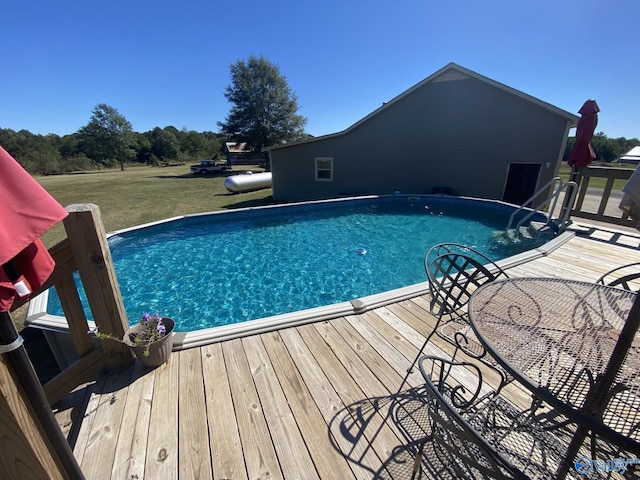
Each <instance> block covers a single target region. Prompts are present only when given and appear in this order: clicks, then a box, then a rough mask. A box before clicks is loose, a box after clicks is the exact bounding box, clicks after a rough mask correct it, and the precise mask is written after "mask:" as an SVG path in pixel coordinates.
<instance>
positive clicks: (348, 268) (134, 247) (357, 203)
mask: <svg viewBox="0 0 640 480" xmlns="http://www.w3.org/2000/svg"><path fill="white" fill-rule="evenodd" d="M511 212H512V209H511V207H509V206H506V205H503V204H496V203H491V202H483V201H474V200H469V199H457V198H455V197H439V196H435V197H430V196H423V197H406V196H396V197H383V198H377V199H358V200H347V201H340V202H329V203H320V204H318V203H312V204H305V205H296V206H286V207H282V208H267V209H253V210H244V211H236V212H228V213H224V214H213V215H202V216H195V217H187V218H182V219H178V220H173V221H169V222H165V223H160V224H157V225H152V226H146V227H143V228H140V229H136V230H130V231H127V232H123V233H121V234H118V235H115V236H112V237H111V238H110V239H109V244H110V249H111V254H112V257H113V260H114V264H115V269H116V274H117V276H118V282H119V284H120V289H121V292H122V297H123V300H124V304H125V308H126V311H127V315H128V316H129V318H130V319H131V321H132V323H133V322H135V321H137V319H138V318H139V316H140V314H141V313H143V312H155V311H158V312H160V313H161V314H163V315H166V316H170V317H172V318H174V319H175V320H176V324H177V326H176V330H177V331H185V332H186V331H193V330H198V329H203V328H210V327H215V326H219V325H227V324H231V323H237V322H242V321H246V320H252V319H257V318H263V317H267V316H271V315H278V314H282V313H288V312H293V311H298V310H304V309H307V308H312V307H317V306H322V305H329V304H333V303H338V302H343V301H348V300H352V299H355V298H359V297H363V296H368V295H372V294H375V293H380V292H384V291H387V290H392V289H396V288H400V287H405V286H408V285H412V284H415V283H420V282H423V281H425V280H426V276H425V273H424V267H423V259H424V255H425V252H426V251H427V249H428V248H429V247H431V246H432V245H435V244H437V243H440V242H455V243H461V244H465V245H468V246H471V247H473V248H476V249H478V250H480V251H481V252H483V253H484V254H485V255H487V256H488V257H490V258H491V259H493V260H499V259H501V258H506V257H508V256H511V255H514V254H516V253H519V252H521V251H524V250H528V249H531V248H534V247H535V246H538V245H539V244H540V243H541V242H539V241H535V243H532V242H534V241H528V242H521V243H517V244H509V245H505V244H504V243H503V242H500V241H497V239H496V232H499V231H501V230H504V228H505V226H506V225H507V222H508V219H509V215H510V214H511ZM52 292H53V290H52ZM81 296H84V292H82V291H81ZM47 311H48V312H49V313H53V314H58V315H63V313H62V309H61V307H60V303H59V300H58V298H57V297H56V295H55V294H50V296H49V306H48V308H47ZM88 316H89V315H88Z"/></svg>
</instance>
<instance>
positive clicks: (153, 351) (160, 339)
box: [89, 313, 175, 368]
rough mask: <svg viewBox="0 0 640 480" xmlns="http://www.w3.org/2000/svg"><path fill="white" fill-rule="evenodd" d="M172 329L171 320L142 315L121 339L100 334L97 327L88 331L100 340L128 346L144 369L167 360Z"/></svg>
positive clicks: (173, 323) (173, 324)
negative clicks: (113, 341)
mask: <svg viewBox="0 0 640 480" xmlns="http://www.w3.org/2000/svg"><path fill="white" fill-rule="evenodd" d="M174 328H175V322H174V321H173V319H171V318H169V317H163V316H162V315H160V314H159V313H154V314H153V315H152V314H150V313H144V314H143V315H142V316H141V317H140V321H139V322H138V323H137V324H136V325H134V326H132V327H130V328H129V330H127V331H126V332H125V334H124V337H123V338H117V337H114V336H113V335H109V334H106V333H101V332H99V331H98V328H97V327H96V328H93V329H91V330H89V333H90V334H93V335H95V336H96V337H98V338H99V339H101V340H105V339H106V340H115V341H117V342H121V343H124V344H125V345H128V346H129V347H131V349H132V350H133V352H134V353H135V355H136V357H137V358H138V360H140V362H141V363H142V364H143V365H144V366H145V367H151V368H155V367H158V366H160V365H162V364H163V363H165V362H166V361H168V360H169V356H170V355H171V349H172V347H173V341H172V337H173V335H172V334H173V329H174Z"/></svg>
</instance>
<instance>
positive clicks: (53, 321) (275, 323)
mask: <svg viewBox="0 0 640 480" xmlns="http://www.w3.org/2000/svg"><path fill="white" fill-rule="evenodd" d="M393 196H398V194H396V195H367V196H360V197H345V198H338V199H330V200H318V201H310V202H296V203H287V204H281V205H279V204H276V205H264V206H257V207H246V208H243V209H236V210H232V211H234V212H235V211H238V210H256V209H270V208H278V207H283V206H300V205H309V204H314V203H328V202H340V201H347V200H354V199H356V200H358V199H375V198H381V197H393ZM402 196H406V197H415V196H420V197H428V196H432V195H426V194H422V195H416V194H413V195H411V194H402ZM455 198H458V199H468V200H475V201H481V202H483V201H487V202H491V203H497V204H503V205H509V206H512V205H510V204H506V203H505V202H501V201H499V200H487V199H478V198H473V197H455ZM227 212H229V210H223V211H216V212H209V213H196V214H189V215H182V216H176V217H171V218H168V219H163V220H160V221H156V222H150V223H146V224H143V225H138V226H135V227H131V228H126V229H120V230H116V231H113V232H110V233H107V238H109V237H111V236H114V235H118V234H120V233H124V232H128V231H131V230H137V229H141V228H145V227H150V226H153V225H158V224H162V223H167V222H171V221H175V220H179V219H182V218H193V217H198V216H205V215H211V214H218V213H220V214H222V213H227ZM574 236H575V232H571V231H565V232H563V233H561V234H560V235H558V236H557V237H555V238H552V239H551V240H549V241H548V242H546V243H545V244H544V245H541V246H540V247H536V248H533V249H531V250H527V251H525V252H522V253H519V254H516V255H513V256H511V257H507V258H505V259H502V260H499V261H497V262H496V264H497V265H498V266H499V267H500V268H502V269H509V268H512V267H514V266H516V265H520V264H522V263H526V262H530V261H532V260H535V259H537V258H541V257H544V256H546V255H548V254H549V253H551V252H553V251H554V250H556V249H557V248H559V247H560V246H562V245H564V244H565V243H566V242H568V241H569V240H570V239H571V238H573V237H574ZM428 292H429V282H427V281H425V282H420V283H417V284H413V285H409V286H406V287H401V288H397V289H394V290H388V291H385V292H381V293H377V294H373V295H369V296H365V297H360V298H357V299H353V300H350V301H344V302H339V303H334V304H331V305H326V306H320V307H314V308H310V309H305V310H299V311H296V312H290V313H285V314H281V315H274V316H270V317H264V318H260V319H255V320H249V321H244V322H240V323H236V324H230V325H222V326H216V327H211V328H206V329H201V330H193V331H189V332H176V333H174V334H173V349H174V350H182V349H187V348H194V347H199V346H202V345H207V344H211V343H216V342H222V341H226V340H231V339H234V338H239V337H244V336H248V335H255V334H261V333H266V332H269V331H273V330H279V329H283V328H290V327H295V326H299V325H302V324H306V323H313V322H318V321H324V320H330V319H333V318H337V317H341V316H347V315H357V314H360V313H363V312H365V311H368V310H372V309H374V308H378V307H381V306H384V305H388V304H390V303H394V302H399V301H402V300H406V299H409V298H412V297H416V296H420V295H424V294H426V293H428ZM47 302H48V291H45V292H43V293H41V294H40V295H38V296H36V297H35V298H33V299H32V300H31V301H30V302H29V308H28V312H27V318H26V320H25V325H26V326H30V327H35V328H39V329H42V330H47V331H51V332H59V333H69V327H68V324H67V321H66V318H65V317H63V316H59V315H51V314H49V313H47V312H46V307H47ZM88 323H89V326H90V327H93V326H95V324H94V323H93V322H92V321H90V320H89V321H88Z"/></svg>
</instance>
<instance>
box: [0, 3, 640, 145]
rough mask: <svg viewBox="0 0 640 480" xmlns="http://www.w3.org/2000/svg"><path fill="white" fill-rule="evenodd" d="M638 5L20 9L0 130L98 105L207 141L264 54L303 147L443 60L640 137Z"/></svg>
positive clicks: (54, 126)
mask: <svg viewBox="0 0 640 480" xmlns="http://www.w3.org/2000/svg"><path fill="white" fill-rule="evenodd" d="M638 18H640V2H639V1H638V0H614V1H609V0H536V1H533V0H531V1H527V0H520V1H518V0H483V1H475V0H446V1H442V0H441V1H432V0H396V1H393V2H389V1H381V0H355V1H350V0H323V1H316V0H306V1H305V0H295V1H288V0H287V1H282V0H272V1H269V2H265V1H263V0H260V1H256V0H250V1H242V0H239V1H235V2H225V3H221V2H216V1H212V0H208V1H206V0H183V1H182V2H176V1H170V2H168V1H165V0H153V1H150V0H128V1H123V0H111V1H108V2H95V1H93V0H82V1H80V0H58V1H55V2H51V1H49V0H47V1H43V0H35V1H31V0H25V1H23V2H10V3H9V4H7V5H5V6H4V7H3V8H2V37H3V39H2V42H1V43H0V59H2V71H0V128H11V129H13V130H20V129H26V130H29V131H31V132H32V133H40V134H47V133H56V134H58V135H64V134H69V133H73V132H75V131H77V130H78V129H79V128H80V127H82V126H83V125H85V124H86V123H87V122H88V121H89V118H90V116H91V111H92V110H93V108H94V107H95V106H96V105H97V104H99V103H106V104H108V105H110V106H112V107H115V108H117V109H118V110H119V111H120V113H121V114H123V115H124V116H125V117H126V118H127V119H128V120H129V121H130V122H131V123H132V125H133V129H134V130H135V131H137V132H144V131H147V130H150V129H152V128H154V127H156V126H159V127H165V126H168V125H172V126H174V127H176V128H178V129H182V128H186V129H188V130H196V131H205V130H211V131H219V128H218V126H217V122H218V121H223V120H224V119H225V117H226V115H227V114H228V112H229V108H230V106H229V104H228V103H227V101H226V99H225V97H224V89H225V86H226V85H228V84H229V82H230V76H229V66H230V65H231V64H232V63H235V62H236V61H237V60H240V59H246V58H248V57H249V56H250V55H256V56H260V55H263V56H264V57H265V58H267V59H268V60H269V61H271V62H273V63H274V64H276V65H277V66H278V68H279V69H280V72H281V73H282V74H283V75H284V76H285V77H286V79H287V82H288V84H289V86H290V87H291V89H292V90H293V91H294V93H295V94H296V95H297V96H298V104H299V106H300V110H299V112H298V113H299V114H301V115H303V116H305V117H306V118H307V127H306V130H307V132H309V133H311V134H312V135H324V134H328V133H334V132H337V131H340V130H343V129H345V128H347V127H348V126H350V125H352V124H353V123H355V122H356V121H358V120H359V119H361V118H362V117H364V116H366V115H368V114H369V113H371V112H372V111H373V110H375V109H376V108H378V107H379V106H380V105H381V104H382V102H384V101H388V100H391V99H392V98H394V97H395V96H397V95H399V94H400V93H402V92H403V91H405V90H407V89H408V88H410V87H412V86H413V85H415V84H416V83H418V82H419V81H421V80H422V79H424V78H426V77H428V76H429V75H431V74H432V73H434V72H435V71H437V70H439V69H440V68H442V67H443V66H445V65H446V64H448V63H449V62H455V63H457V64H459V65H461V66H463V67H465V68H468V69H470V70H473V71H475V72H477V73H479V74H481V75H484V76H486V77H489V78H491V79H493V80H496V81H498V82H500V83H503V84H506V85H508V86H510V87H513V88H515V89H517V90H520V91H522V92H524V93H527V94H529V95H532V96H534V97H537V98H539V99H540V100H543V101H545V102H548V103H551V104H553V105H555V106H557V107H559V108H562V109H564V110H567V111H569V112H571V113H575V114H577V111H578V110H579V108H580V107H581V106H582V104H583V103H584V101H585V100H587V99H590V98H594V99H595V100H596V101H597V102H598V105H599V106H600V110H601V112H600V114H599V123H598V127H597V129H596V131H597V132H604V133H605V134H606V135H607V136H609V137H613V138H616V137H626V138H633V137H637V138H640V88H639V87H638V85H640V81H639V80H638V78H640V62H638V55H639V54H640V29H638V28H637V19H638Z"/></svg>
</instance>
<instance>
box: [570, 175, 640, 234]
mask: <svg viewBox="0 0 640 480" xmlns="http://www.w3.org/2000/svg"><path fill="white" fill-rule="evenodd" d="M633 172H634V171H633V170H629V169H625V168H612V167H587V168H581V169H580V170H579V174H578V178H577V179H576V182H578V184H579V185H580V190H579V191H578V197H577V199H576V202H575V205H574V207H573V209H572V210H571V216H573V217H580V218H585V219H587V220H593V221H597V222H605V223H612V224H615V225H622V226H625V227H636V225H638V222H637V221H632V220H630V219H629V218H627V216H626V215H625V214H624V213H623V212H622V210H616V209H612V208H609V212H611V211H612V210H613V211H614V212H615V213H616V214H618V216H615V215H614V214H611V213H609V214H608V213H607V206H608V203H609V201H610V200H613V199H611V192H612V191H613V186H614V182H615V181H616V180H628V179H629V177H631V175H632V174H633ZM592 178H605V179H606V180H607V181H606V184H605V187H604V189H603V191H602V196H601V198H600V203H599V205H598V208H597V211H595V212H593V211H587V210H585V198H586V196H587V189H588V188H589V181H590V180H591V179H592ZM592 191H593V190H592ZM616 201H619V200H616ZM615 207H617V205H615Z"/></svg>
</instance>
